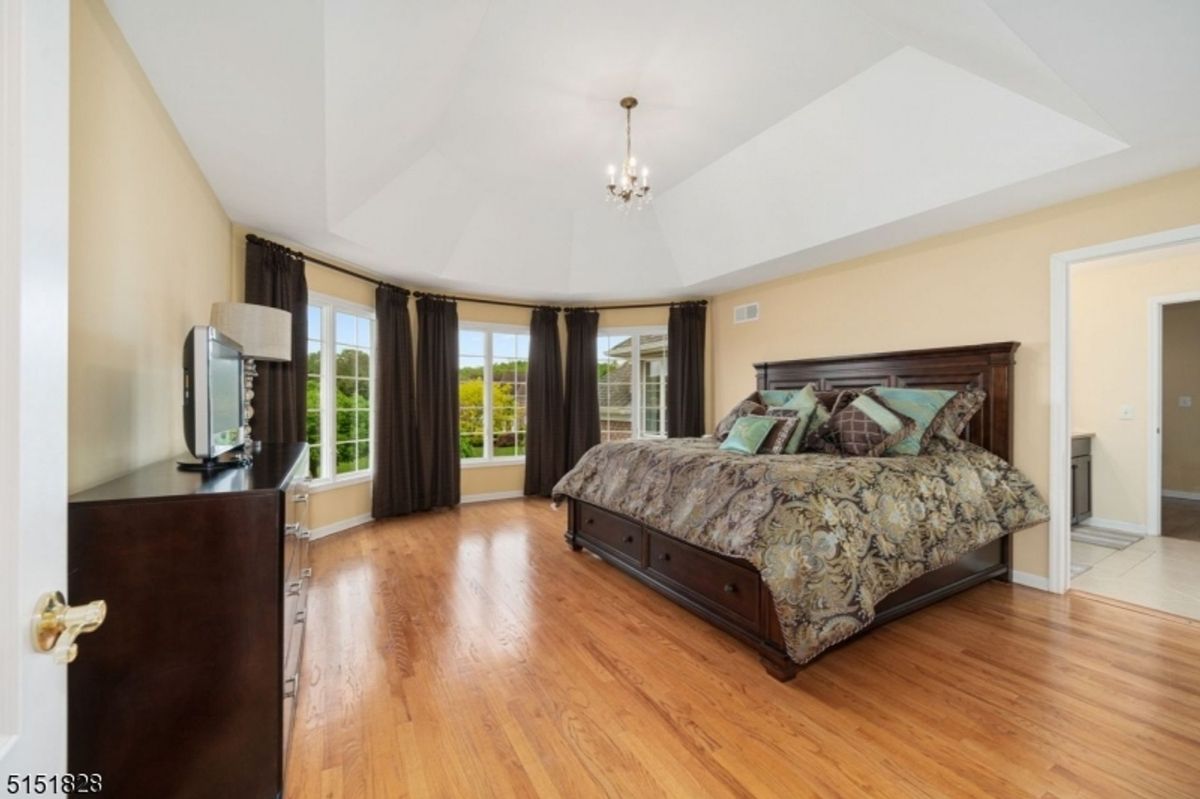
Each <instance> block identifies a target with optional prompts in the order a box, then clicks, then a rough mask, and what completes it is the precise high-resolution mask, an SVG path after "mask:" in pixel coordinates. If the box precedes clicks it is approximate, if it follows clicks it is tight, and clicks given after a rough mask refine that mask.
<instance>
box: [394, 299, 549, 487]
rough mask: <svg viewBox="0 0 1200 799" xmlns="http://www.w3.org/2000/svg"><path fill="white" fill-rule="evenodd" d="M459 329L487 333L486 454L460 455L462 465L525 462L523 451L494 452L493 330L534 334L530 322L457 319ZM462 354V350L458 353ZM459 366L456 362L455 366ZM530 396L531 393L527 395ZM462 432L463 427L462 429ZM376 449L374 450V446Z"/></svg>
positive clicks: (472, 467)
mask: <svg viewBox="0 0 1200 799" xmlns="http://www.w3.org/2000/svg"><path fill="white" fill-rule="evenodd" d="M458 329H459V331H463V330H471V331H475V332H478V333H484V334H485V335H484V337H483V457H482V458H461V459H460V460H459V466H460V467H461V468H463V469H481V468H485V467H488V466H512V465H516V464H523V463H525V456H524V455H501V456H499V457H497V456H495V455H493V454H492V444H493V441H492V439H493V435H492V433H493V431H492V391H491V386H492V334H493V333H515V334H518V335H526V336H529V335H531V333H530V328H529V326H528V325H508V324H502V323H499V322H468V321H462V322H459V323H458ZM459 354H460V355H461V354H462V353H461V352H460V353H459ZM525 360H526V362H528V361H529V355H528V353H526V355H525ZM455 368H456V369H457V368H458V367H457V366H456V367H455ZM525 379H526V391H528V380H529V372H528V370H527V371H526V372H525ZM526 396H528V394H527V395H526ZM459 432H460V433H461V432H462V431H461V430H460V431H459ZM525 449H526V451H528V450H529V419H528V418H526V420H525ZM372 451H373V450H372Z"/></svg>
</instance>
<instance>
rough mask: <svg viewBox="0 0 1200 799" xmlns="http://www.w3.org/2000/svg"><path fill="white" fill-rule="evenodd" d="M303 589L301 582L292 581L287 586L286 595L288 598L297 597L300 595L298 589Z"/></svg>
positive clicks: (302, 582)
mask: <svg viewBox="0 0 1200 799" xmlns="http://www.w3.org/2000/svg"><path fill="white" fill-rule="evenodd" d="M303 587H304V581H303V580H292V581H291V582H290V583H288V584H287V595H288V596H297V595H298V594H299V593H300V589H301V588H303Z"/></svg>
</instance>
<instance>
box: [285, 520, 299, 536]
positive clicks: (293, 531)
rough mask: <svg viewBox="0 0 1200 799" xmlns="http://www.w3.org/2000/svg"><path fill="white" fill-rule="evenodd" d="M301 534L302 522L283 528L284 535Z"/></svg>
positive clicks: (286, 525)
mask: <svg viewBox="0 0 1200 799" xmlns="http://www.w3.org/2000/svg"><path fill="white" fill-rule="evenodd" d="M299 532H300V522H292V523H291V524H285V525H284V526H283V534H284V535H296V534H297V533H299Z"/></svg>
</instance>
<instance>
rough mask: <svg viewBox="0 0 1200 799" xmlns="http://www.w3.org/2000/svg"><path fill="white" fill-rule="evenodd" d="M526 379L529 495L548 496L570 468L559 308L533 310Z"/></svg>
mask: <svg viewBox="0 0 1200 799" xmlns="http://www.w3.org/2000/svg"><path fill="white" fill-rule="evenodd" d="M526 380H527V383H526V386H527V391H528V393H527V396H526V407H527V409H528V411H527V413H528V423H527V446H526V452H525V494H526V495H527V496H543V497H548V496H550V490H551V489H552V488H554V484H555V483H557V482H558V480H559V478H560V477H562V476H563V473H564V472H565V471H566V469H565V468H564V463H565V462H566V454H567V447H566V443H567V438H566V422H565V419H564V417H563V373H562V350H561V349H560V348H559V343H558V311H557V310H555V309H553V308H535V309H534V310H533V316H532V319H531V320H530V323H529V371H528V373H527V377H526Z"/></svg>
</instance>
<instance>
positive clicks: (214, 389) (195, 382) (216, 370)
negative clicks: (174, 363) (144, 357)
mask: <svg viewBox="0 0 1200 799" xmlns="http://www.w3.org/2000/svg"><path fill="white" fill-rule="evenodd" d="M243 385H244V383H243V374H242V348H241V345H239V344H238V343H237V342H236V341H234V340H233V339H230V338H228V337H226V336H223V335H222V334H221V333H220V332H219V331H218V330H217V329H216V328H215V327H212V326H210V325H197V326H196V327H194V328H192V329H191V331H190V332H189V333H188V337H187V340H186V341H185V342H184V345H183V425H184V432H185V434H186V436H187V444H188V449H189V450H190V451H191V453H192V454H193V455H195V456H196V457H197V458H200V459H201V460H211V459H213V458H216V457H218V456H220V455H222V454H224V453H226V452H229V451H230V450H233V449H236V448H238V447H240V446H241V445H242V443H243V427H242V425H243V423H244V421H245V420H244V419H243V418H242V391H243Z"/></svg>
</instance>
